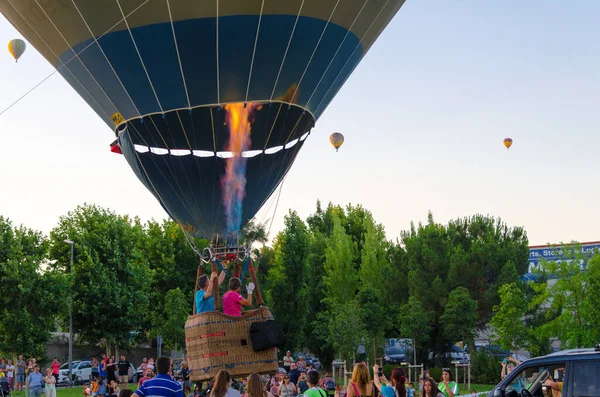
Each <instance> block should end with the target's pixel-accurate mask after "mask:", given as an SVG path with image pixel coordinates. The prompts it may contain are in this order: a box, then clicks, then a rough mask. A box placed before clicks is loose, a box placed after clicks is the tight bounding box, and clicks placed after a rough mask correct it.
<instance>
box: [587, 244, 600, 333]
mask: <svg viewBox="0 0 600 397" xmlns="http://www.w3.org/2000/svg"><path fill="white" fill-rule="evenodd" d="M584 279H585V283H586V285H587V291H588V295H587V297H586V300H585V301H584V304H583V311H584V312H585V314H586V318H587V322H588V323H589V324H596V326H592V327H590V329H589V332H590V336H589V338H590V339H591V340H592V341H596V342H600V327H598V324H600V253H596V255H594V256H593V257H592V258H591V259H590V260H589V261H588V263H587V268H586V273H585V275H584Z"/></svg>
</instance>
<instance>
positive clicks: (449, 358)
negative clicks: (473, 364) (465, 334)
mask: <svg viewBox="0 0 600 397" xmlns="http://www.w3.org/2000/svg"><path fill="white" fill-rule="evenodd" d="M437 358H438V359H441V360H442V361H444V362H447V363H449V364H468V363H469V361H471V355H470V354H469V353H467V352H466V351H465V350H464V349H463V348H462V347H460V346H459V345H451V346H448V347H447V349H446V351H445V352H443V353H438V354H437ZM429 359H430V360H432V359H433V354H432V353H429Z"/></svg>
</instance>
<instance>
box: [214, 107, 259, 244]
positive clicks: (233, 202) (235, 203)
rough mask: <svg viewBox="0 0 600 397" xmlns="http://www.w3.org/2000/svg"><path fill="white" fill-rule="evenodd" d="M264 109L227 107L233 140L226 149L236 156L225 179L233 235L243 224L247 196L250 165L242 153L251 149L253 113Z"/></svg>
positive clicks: (231, 160) (224, 199) (228, 213)
mask: <svg viewBox="0 0 600 397" xmlns="http://www.w3.org/2000/svg"><path fill="white" fill-rule="evenodd" d="M261 107H262V106H260V105H257V104H254V103H248V104H247V105H246V107H244V103H231V104H228V105H225V110H226V111H227V115H226V124H227V127H228V129H229V140H228V141H227V143H226V145H225V150H227V151H230V152H232V153H233V157H232V158H229V159H226V163H225V174H224V175H223V177H222V178H221V186H222V191H223V205H224V207H225V214H226V216H227V229H228V232H229V233H234V232H238V231H239V230H240V227H241V223H242V201H243V200H244V197H245V196H246V162H247V160H248V159H247V158H244V157H242V152H244V151H246V150H248V149H250V146H251V143H252V142H251V140H250V133H251V125H252V119H251V117H252V114H253V113H254V111H255V110H260V109H261Z"/></svg>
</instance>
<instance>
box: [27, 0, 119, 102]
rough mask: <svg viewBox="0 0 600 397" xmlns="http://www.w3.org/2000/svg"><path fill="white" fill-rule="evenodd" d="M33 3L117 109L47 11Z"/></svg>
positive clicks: (36, 1) (36, 0)
mask: <svg viewBox="0 0 600 397" xmlns="http://www.w3.org/2000/svg"><path fill="white" fill-rule="evenodd" d="M35 3H36V4H37V5H38V7H39V8H40V10H42V12H43V13H44V15H45V16H46V18H47V19H48V21H50V23H51V24H52V26H53V27H54V29H56V31H57V32H58V34H59V35H60V37H62V39H63V40H64V42H65V43H66V44H67V47H69V49H70V50H71V52H72V53H73V54H74V55H75V57H76V58H77V60H78V61H79V62H80V63H81V66H83V68H84V69H85V71H86V72H88V74H89V75H90V77H91V78H92V80H94V83H96V85H97V86H98V88H100V91H102V93H103V94H104V96H105V97H106V99H108V100H109V102H110V104H111V105H112V106H113V108H114V110H115V111H117V110H118V109H117V107H116V105H115V104H114V102H113V101H112V100H111V99H110V97H109V96H108V94H107V93H106V92H105V91H104V88H102V86H101V85H100V83H99V82H98V80H96V78H95V77H94V75H93V74H92V72H90V70H89V69H88V68H87V66H86V65H85V63H84V62H83V61H82V60H81V58H79V55H77V53H76V52H75V50H73V47H72V46H71V43H69V41H68V40H67V39H66V38H65V36H64V35H63V34H62V32H61V31H60V29H59V28H58V26H56V24H55V23H54V21H53V20H52V19H51V18H50V16H49V15H48V13H46V10H44V8H43V7H42V6H41V5H40V3H39V2H38V0H35ZM36 34H37V32H36ZM38 36H39V35H38ZM67 70H68V68H67Z"/></svg>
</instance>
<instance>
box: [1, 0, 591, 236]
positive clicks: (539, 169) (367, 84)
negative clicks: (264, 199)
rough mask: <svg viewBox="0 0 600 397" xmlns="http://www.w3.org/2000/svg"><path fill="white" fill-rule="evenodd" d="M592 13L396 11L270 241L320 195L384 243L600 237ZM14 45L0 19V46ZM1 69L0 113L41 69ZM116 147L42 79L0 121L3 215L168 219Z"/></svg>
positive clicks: (512, 3) (536, 6) (302, 170)
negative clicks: (350, 210) (480, 231)
mask: <svg viewBox="0 0 600 397" xmlns="http://www.w3.org/2000/svg"><path fill="white" fill-rule="evenodd" d="M599 15H600V1H597V0H578V1H554V2H548V1H542V0H531V1H522V0H505V1H482V0H461V1H448V0H429V1H425V0H420V1H419V0H407V2H406V4H405V5H404V6H403V7H402V9H401V10H400V11H399V13H398V14H397V15H396V17H395V18H394V20H393V21H392V23H391V24H390V25H389V26H388V28H387V29H386V30H385V31H384V32H383V34H382V35H381V36H380V38H379V40H378V41H377V42H376V43H375V45H374V46H373V47H372V48H371V50H370V52H369V53H368V54H367V56H366V58H365V59H364V60H363V61H362V63H361V64H360V66H359V67H358V68H357V69H356V70H355V72H354V74H353V75H352V76H351V77H350V79H349V80H348V81H347V83H346V85H345V86H344V88H343V89H342V90H341V91H340V93H339V94H338V96H337V97H336V98H335V99H334V101H333V102H332V104H331V105H330V106H329V108H328V109H327V110H326V111H325V114H324V115H323V117H321V119H320V120H319V121H318V122H317V125H316V128H315V129H314V130H313V133H312V135H311V136H310V137H309V138H308V140H307V142H306V145H305V146H304V148H303V149H302V151H301V152H300V154H299V156H298V158H297V160H296V162H295V164H294V166H293V167H292V170H291V171H290V173H289V174H288V176H287V179H286V181H285V183H284V185H283V191H282V195H281V200H280V202H279V206H278V209H277V213H276V215H275V218H274V222H273V229H272V231H271V235H274V234H275V233H276V232H277V231H278V230H281V228H282V227H283V216H284V215H285V213H286V212H287V211H288V209H290V208H293V209H296V210H297V211H298V212H299V214H300V215H301V216H302V217H304V218H305V217H307V216H308V215H310V214H311V213H312V212H314V209H315V203H316V201H317V199H320V200H321V201H322V202H323V203H324V204H326V203H327V202H329V201H333V202H334V203H336V204H342V205H345V204H347V203H350V202H351V203H353V204H362V205H363V206H365V207H366V208H368V209H369V210H371V211H372V212H373V214H374V215H375V217H376V219H377V221H378V222H381V223H383V224H384V226H385V228H386V232H387V235H388V237H389V238H394V239H395V238H396V237H398V236H399V233H400V231H401V230H405V229H407V228H408V227H409V226H410V222H411V221H416V222H418V221H423V220H426V218H427V212H428V211H429V210H431V211H432V212H433V214H434V217H435V218H436V219H437V220H438V221H439V222H447V221H448V220H449V219H452V218H456V217H462V216H466V215H471V214H475V213H483V214H490V215H493V216H500V217H501V218H503V219H504V220H505V221H506V222H508V223H509V225H522V226H524V227H525V228H526V230H527V232H528V234H529V239H530V242H531V244H532V245H533V244H544V243H546V242H558V241H570V240H572V239H574V240H578V241H590V240H600V231H598V225H600V211H598V201H599V199H600V187H599V186H600V184H599V183H598V178H599V176H598V171H599V170H600V156H599V155H598V149H599V148H600V111H598V104H599V103H600V40H599V38H600V25H599V24H598V16H599ZM14 37H19V35H18V33H17V32H16V31H15V30H14V29H13V28H12V26H11V25H10V24H9V23H8V22H7V21H5V20H4V19H3V18H2V19H0V41H1V40H4V41H5V42H8V40H10V39H12V38H14ZM0 70H1V71H2V75H3V76H4V79H3V84H2V90H1V92H0V110H1V109H4V107H6V106H7V105H8V104H10V103H11V102H13V101H14V100H15V99H16V98H18V97H19V96H20V95H21V94H23V93H24V92H25V91H27V90H28V89H29V88H30V87H32V86H33V85H35V84H37V83H38V82H39V81H40V80H41V79H43V78H44V77H46V76H47V75H48V74H49V73H51V72H52V71H53V68H52V67H51V66H50V65H49V64H48V63H47V62H46V61H45V60H44V59H43V58H42V57H41V56H40V55H39V54H38V53H37V52H36V51H35V49H33V48H32V47H29V48H28V50H27V52H26V54H25V55H24V56H23V57H22V59H21V60H20V61H19V63H18V64H15V62H14V61H13V60H12V58H11V57H10V55H9V54H8V53H4V55H1V54H0ZM334 131H340V132H342V133H343V134H344V135H345V137H346V142H345V143H344V145H343V146H342V148H341V149H340V151H339V152H338V153H335V150H334V149H333V148H332V147H331V146H330V145H329V142H328V137H329V134H330V133H332V132H334ZM506 136H510V137H512V138H513V139H514V145H513V147H512V148H511V150H510V151H508V152H507V150H506V149H505V148H504V147H503V146H502V140H503V139H504V138H505V137H506ZM113 137H114V135H113V133H112V131H110V129H108V128H107V127H106V125H105V124H103V123H102V122H101V121H100V119H99V118H98V117H97V116H96V114H95V113H94V112H93V111H92V110H91V109H89V108H88V106H87V104H86V103H85V102H84V101H83V100H82V99H81V98H80V97H79V96H78V95H77V94H76V93H75V91H74V90H73V89H71V87H70V86H69V85H68V84H67V83H66V82H65V81H64V80H63V79H62V78H61V77H60V76H59V75H58V74H57V75H55V76H53V77H52V78H51V79H49V80H48V81H47V82H46V83H44V84H43V85H42V86H41V87H39V88H38V89H36V90H35V91H34V92H33V93H32V94H30V95H29V96H27V97H26V98H25V99H24V100H23V101H21V102H20V103H19V104H17V105H16V106H15V107H13V108H12V109H11V110H9V111H8V112H7V113H5V114H4V115H2V116H0V138H1V140H2V154H1V155H0V214H1V215H4V216H6V217H9V218H11V219H12V220H13V222H15V223H17V224H20V223H23V224H25V225H26V226H28V227H32V228H36V229H39V230H41V231H43V232H46V233H47V232H49V231H50V229H51V228H52V227H53V226H54V225H55V224H56V223H57V220H58V217H59V216H60V215H63V214H65V213H66V212H68V211H69V210H71V209H73V208H74V207H75V206H76V205H78V204H81V203H83V202H88V203H96V204H99V205H101V206H105V207H110V208H112V209H114V210H115V211H117V212H119V213H127V214H131V215H133V216H140V217H141V218H142V219H143V220H147V219H150V218H155V219H160V218H164V217H166V214H165V213H164V211H163V210H162V208H161V207H160V206H159V204H158V202H157V201H156V200H155V199H154V197H153V196H152V195H151V194H150V192H148V191H147V190H146V189H145V188H144V187H143V186H142V184H141V183H140V182H139V181H138V180H137V178H136V177H135V176H134V174H133V172H132V171H131V170H130V168H129V166H128V165H127V163H126V161H125V159H124V158H123V157H122V156H119V155H115V154H112V153H110V152H109V149H108V145H109V144H110V142H112V140H113V139H114V138H113ZM271 201H274V200H271ZM271 201H270V202H268V203H267V205H266V207H265V208H264V209H263V211H262V212H261V213H259V220H264V219H266V218H268V217H271V216H273V210H274V207H275V205H274V204H271Z"/></svg>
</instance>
